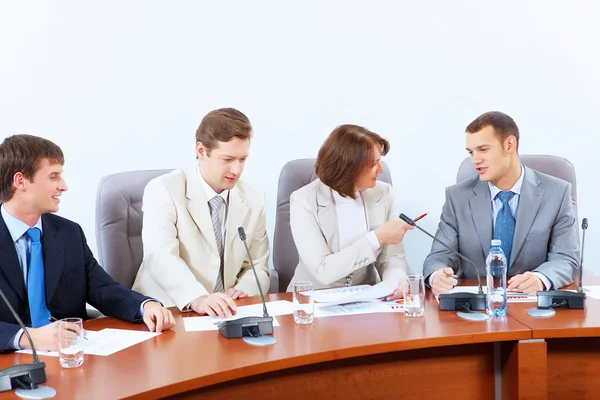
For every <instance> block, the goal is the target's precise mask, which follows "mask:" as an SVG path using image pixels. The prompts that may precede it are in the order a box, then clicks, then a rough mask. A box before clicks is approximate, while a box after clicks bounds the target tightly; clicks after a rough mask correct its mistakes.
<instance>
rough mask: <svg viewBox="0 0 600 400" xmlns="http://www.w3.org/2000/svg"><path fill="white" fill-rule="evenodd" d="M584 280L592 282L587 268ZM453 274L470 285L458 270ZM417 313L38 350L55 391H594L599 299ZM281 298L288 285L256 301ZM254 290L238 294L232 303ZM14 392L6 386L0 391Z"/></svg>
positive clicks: (294, 394)
mask: <svg viewBox="0 0 600 400" xmlns="http://www.w3.org/2000/svg"><path fill="white" fill-rule="evenodd" d="M586 283H587V284H600V277H599V278H590V279H589V281H586ZM461 284H466V285H472V284H473V282H471V281H469V280H465V281H461ZM427 296H428V297H427V302H426V306H425V315H424V316H423V317H421V318H407V317H405V316H404V314H403V313H375V314H362V315H351V316H332V317H322V318H315V320H314V323H313V324H311V325H298V324H295V323H294V320H293V317H292V316H291V315H284V316H277V317H276V319H277V321H278V322H279V324H280V326H276V327H275V328H274V334H273V337H274V338H276V339H277V343H276V344H274V345H271V346H265V347H256V346H251V345H249V344H247V343H245V342H244V341H243V340H241V339H226V338H224V337H223V336H221V335H220V334H219V333H218V332H217V331H204V332H186V331H185V328H184V324H183V319H184V318H188V317H192V316H195V314H191V313H180V312H179V311H178V310H176V309H172V311H173V313H174V315H175V318H176V321H177V325H176V327H175V328H174V329H172V330H170V331H166V332H164V333H162V334H161V335H159V336H156V337H154V338H152V339H149V340H146V341H144V342H142V343H140V344H137V345H135V346H132V347H130V348H127V349H125V350H122V351H120V352H117V353H115V354H113V355H110V356H93V355H86V357H85V361H84V364H83V365H82V366H81V367H79V368H75V369H64V368H62V367H61V366H60V365H59V362H58V359H57V358H55V357H45V356H41V357H40V358H41V359H42V361H44V362H46V364H47V367H46V375H47V382H46V383H45V384H46V385H47V386H50V387H53V388H54V389H56V391H57V398H59V399H117V398H128V399H148V398H174V399H192V398H202V399H231V398H232V397H234V396H235V397H237V398H239V397H240V396H252V397H253V398H260V399H304V398H310V399H311V400H313V399H330V398H333V399H337V398H340V399H400V398H408V397H418V398H424V397H426V398H428V399H442V398H444V399H445V398H451V397H456V398H460V399H493V398H504V399H514V398H531V399H533V398H535V399H538V398H539V399H546V398H549V399H554V398H565V397H566V396H574V397H576V398H598V396H600V384H599V380H594V376H595V375H597V372H598V371H600V357H599V356H600V346H599V345H600V341H599V338H598V336H600V301H598V300H595V299H593V298H588V299H587V300H586V309H585V310H563V309H559V310H557V312H556V315H555V316H554V317H551V318H545V319H539V318H532V317H529V316H528V315H527V313H526V311H527V309H528V308H531V307H532V306H533V305H534V303H519V304H516V303H511V304H510V305H509V308H508V315H507V316H506V317H502V318H492V319H489V320H487V321H466V320H464V319H462V318H460V317H458V316H457V315H456V313H455V312H451V311H439V306H438V303H437V300H436V299H435V298H434V297H433V295H432V294H431V293H430V292H429V291H428V295H427ZM276 300H289V301H291V294H290V293H280V294H271V295H269V296H268V301H276ZM257 302H260V299H259V298H250V299H244V300H241V301H239V302H238V305H247V304H254V303H257ZM84 326H85V328H86V329H88V330H100V329H103V328H121V329H135V330H147V328H146V326H145V325H143V324H131V323H127V322H124V321H119V320H116V319H114V318H109V317H106V318H98V319H94V320H89V321H86V322H85V324H84ZM27 362H31V355H27V354H20V353H11V354H4V355H0V368H6V367H8V366H10V365H14V364H18V363H27ZM4 398H17V397H16V395H15V393H14V391H10V392H3V393H0V399H4Z"/></svg>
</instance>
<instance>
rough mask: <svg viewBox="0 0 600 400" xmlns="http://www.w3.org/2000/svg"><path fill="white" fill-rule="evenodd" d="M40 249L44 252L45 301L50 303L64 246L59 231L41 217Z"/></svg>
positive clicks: (61, 262) (59, 270)
mask: <svg viewBox="0 0 600 400" xmlns="http://www.w3.org/2000/svg"><path fill="white" fill-rule="evenodd" d="M42 229H43V235H42V246H43V247H42V248H43V252H44V276H45V280H46V301H47V302H48V303H50V300H51V299H52V296H53V295H54V292H55V291H56V287H57V286H58V281H59V280H60V276H61V275H62V270H63V268H64V265H65V253H64V251H63V250H64V244H63V242H62V240H61V237H60V235H59V230H58V229H57V227H56V226H55V225H54V224H52V222H51V221H49V220H48V218H46V216H45V215H42Z"/></svg>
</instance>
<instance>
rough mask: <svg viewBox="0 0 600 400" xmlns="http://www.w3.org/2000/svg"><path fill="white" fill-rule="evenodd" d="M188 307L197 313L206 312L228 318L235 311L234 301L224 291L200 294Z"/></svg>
mask: <svg viewBox="0 0 600 400" xmlns="http://www.w3.org/2000/svg"><path fill="white" fill-rule="evenodd" d="M190 308H191V309H192V310H194V311H196V312H197V313H198V314H208V315H210V316H211V317H221V318H229V317H231V316H233V315H234V314H235V313H236V312H237V307H236V305H235V302H234V301H233V299H232V298H231V296H229V295H228V294H226V293H220V292H218V293H213V294H211V295H207V296H200V297H198V298H197V299H196V300H194V301H193V302H192V304H191V305H190Z"/></svg>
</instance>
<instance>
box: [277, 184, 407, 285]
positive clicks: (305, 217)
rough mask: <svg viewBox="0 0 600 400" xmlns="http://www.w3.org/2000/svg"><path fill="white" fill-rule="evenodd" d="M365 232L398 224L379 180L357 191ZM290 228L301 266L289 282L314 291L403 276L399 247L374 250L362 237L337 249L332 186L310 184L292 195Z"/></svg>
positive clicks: (404, 269) (386, 188) (389, 191)
mask: <svg viewBox="0 0 600 400" xmlns="http://www.w3.org/2000/svg"><path fill="white" fill-rule="evenodd" d="M361 195H362V197H363V203H364V205H365V211H366V217H367V226H368V228H369V231H372V230H374V229H376V228H377V227H378V226H379V225H381V224H382V223H384V222H385V221H388V220H391V219H398V215H397V212H396V207H395V204H394V195H393V192H392V188H391V186H390V185H389V184H387V183H384V182H380V181H378V182H377V184H376V186H375V187H374V188H372V189H367V190H364V191H362V192H361ZM290 225H291V230H292V236H293V238H294V242H295V244H296V247H297V248H298V255H299V263H298V266H297V267H296V272H295V273H294V277H293V278H292V281H291V282H290V285H289V286H288V288H287V290H288V291H292V288H293V282H294V281H301V280H309V281H312V282H313V287H314V288H315V289H321V288H330V287H340V286H344V284H345V283H346V282H349V283H350V284H351V285H357V284H374V283H377V282H378V281H380V280H386V279H395V280H398V283H399V281H400V279H403V278H404V277H406V274H407V271H408V264H407V262H406V257H405V254H404V246H403V245H402V243H399V244H397V245H384V246H380V248H379V249H378V250H377V251H373V249H372V247H371V245H370V243H369V240H368V238H367V237H366V236H365V237H363V238H361V239H359V240H357V241H356V242H355V243H354V244H352V245H351V246H348V247H346V248H345V249H343V250H340V248H339V229H338V221H337V214H336V211H335V202H334V198H333V193H332V190H331V188H330V187H328V186H326V185H325V184H324V183H322V182H321V181H320V180H319V179H317V180H314V181H313V182H311V183H309V184H308V185H306V186H304V187H303V188H301V189H298V190H296V191H295V192H294V193H292V195H291V196H290Z"/></svg>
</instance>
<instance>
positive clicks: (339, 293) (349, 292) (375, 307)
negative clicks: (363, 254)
mask: <svg viewBox="0 0 600 400" xmlns="http://www.w3.org/2000/svg"><path fill="white" fill-rule="evenodd" d="M397 287H398V282H394V281H393V280H387V281H383V282H380V283H378V284H376V285H373V286H370V285H360V286H350V287H343V288H335V289H324V290H318V291H316V292H315V302H316V303H317V304H315V317H317V318H320V317H332V316H339V315H355V314H372V313H380V312H404V301H403V300H402V299H400V300H395V301H382V300H380V299H381V298H383V297H386V296H389V295H391V294H392V293H393V292H394V290H396V288H397Z"/></svg>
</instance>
